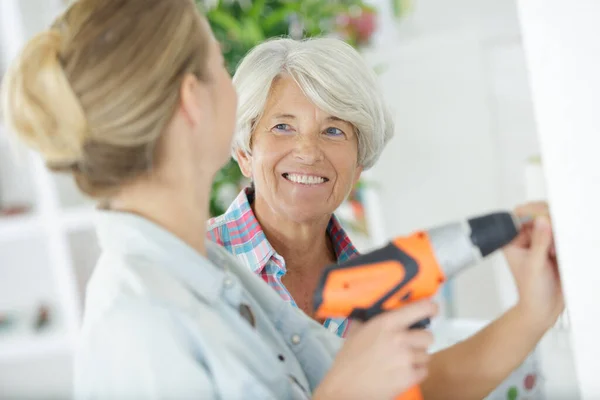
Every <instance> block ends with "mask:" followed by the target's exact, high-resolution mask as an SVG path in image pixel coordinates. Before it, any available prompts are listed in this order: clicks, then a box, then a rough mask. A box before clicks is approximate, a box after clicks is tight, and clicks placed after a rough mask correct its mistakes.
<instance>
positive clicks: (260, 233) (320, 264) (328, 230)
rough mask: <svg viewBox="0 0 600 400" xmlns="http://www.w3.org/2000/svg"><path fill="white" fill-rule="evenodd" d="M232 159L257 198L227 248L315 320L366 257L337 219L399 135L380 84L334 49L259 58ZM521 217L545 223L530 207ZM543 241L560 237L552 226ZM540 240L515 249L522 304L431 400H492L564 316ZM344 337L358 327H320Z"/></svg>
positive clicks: (263, 50) (232, 229)
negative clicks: (335, 276) (336, 284)
mask: <svg viewBox="0 0 600 400" xmlns="http://www.w3.org/2000/svg"><path fill="white" fill-rule="evenodd" d="M234 84H235V86H236V88H237V90H238V95H239V106H238V123H237V132H236V135H235V137H234V148H233V154H234V157H235V158H236V159H237V161H238V163H239V165H240V168H241V170H242V172H243V173H244V175H245V176H247V177H249V178H251V180H252V186H251V187H249V188H247V189H245V190H243V191H242V192H241V193H240V194H239V195H238V197H237V198H236V199H235V201H234V202H233V203H232V204H231V206H230V207H229V209H228V210H227V212H226V213H225V214H224V215H222V216H219V217H216V218H214V219H212V220H210V221H209V224H208V226H209V227H208V235H209V238H211V239H212V240H214V241H216V242H217V243H219V244H221V245H223V246H224V247H225V248H227V249H228V250H229V251H230V252H231V253H232V254H234V255H235V256H236V257H237V258H238V260H240V261H241V262H242V263H243V264H245V265H246V266H247V267H248V268H250V270H252V271H254V272H255V273H256V274H258V275H259V276H261V277H262V279H263V280H265V281H267V282H268V283H269V284H270V286H271V287H273V288H274V289H275V290H276V291H277V292H278V293H279V295H280V296H281V297H282V298H283V299H285V300H286V301H288V302H289V303H291V304H292V305H294V306H297V307H299V308H300V309H302V310H303V311H304V312H305V313H308V314H309V315H310V313H311V310H312V304H311V299H312V293H313V291H314V289H315V287H316V284H317V281H318V279H319V277H320V275H321V272H322V269H323V268H324V267H325V266H326V265H328V264H331V263H335V262H340V261H344V260H346V259H348V258H351V257H353V256H354V255H356V254H357V251H356V249H355V248H354V246H353V245H352V242H351V241H350V239H349V237H348V236H347V234H346V233H345V232H344V229H343V228H342V227H341V225H340V223H339V222H338V220H337V219H336V217H335V215H334V214H333V212H334V211H335V210H336V209H337V208H338V207H339V206H340V204H341V203H342V201H343V200H344V199H345V198H346V196H347V195H348V194H349V192H350V190H351V189H352V187H353V185H354V184H355V183H356V181H357V179H358V178H359V176H360V174H361V172H362V171H363V170H364V169H366V168H369V167H371V166H372V165H373V164H374V163H375V162H376V160H377V158H378V157H379V155H380V153H381V152H382V150H383V148H384V146H385V144H386V142H387V141H388V140H389V139H390V137H391V136H392V134H393V132H394V127H393V124H392V120H391V118H390V115H389V113H388V111H387V109H386V106H385V103H384V100H383V96H382V92H381V90H380V88H379V87H378V84H377V78H376V76H375V74H374V73H373V72H372V71H371V69H370V68H369V67H368V66H367V65H366V63H365V62H364V60H363V59H362V58H361V56H360V55H359V54H358V53H357V52H356V51H355V50H354V49H353V48H351V47H350V46H349V45H347V44H345V43H343V42H341V41H338V40H335V39H325V38H321V39H313V40H306V41H294V40H291V39H277V40H272V41H269V42H265V43H263V44H261V45H259V46H257V47H256V48H255V49H253V50H252V51H251V52H250V53H249V54H248V55H247V56H246V58H245V59H244V60H243V62H242V63H241V64H240V66H239V68H238V70H237V72H236V75H235V77H234ZM518 212H522V213H530V212H535V213H546V209H545V205H543V204H531V205H528V206H525V207H523V208H522V209H520V210H518ZM543 229H545V230H546V231H549V230H550V229H551V228H550V226H549V225H548V224H546V225H545V226H543ZM532 232H533V231H532V230H531V229H525V230H524V231H523V232H522V233H521V235H520V237H519V238H518V240H515V242H514V243H512V244H511V245H510V246H508V247H507V248H506V249H505V254H506V257H507V260H508V262H509V264H510V265H511V268H512V269H513V273H514V275H515V278H516V281H517V285H518V289H519V294H520V299H519V302H518V304H517V305H516V306H515V307H513V308H511V309H510V310H509V311H507V312H506V313H505V314H504V315H503V316H502V317H501V318H499V319H498V320H497V321H495V322H494V323H492V324H491V325H490V326H489V327H487V328H486V329H484V330H483V331H481V332H479V333H478V334H477V335H475V336H474V337H473V338H471V339H470V340H468V341H466V342H463V343H461V344H458V345H456V346H454V347H452V348H450V349H447V350H444V351H442V352H440V353H437V354H435V355H434V356H433V358H432V360H431V364H430V365H431V369H430V374H429V376H428V378H427V380H426V381H425V383H424V385H423V389H424V392H425V394H426V397H427V398H441V399H449V398H452V399H470V398H482V397H485V395H486V394H488V393H489V392H490V391H491V390H493V388H494V387H496V386H497V385H498V384H499V383H501V381H502V380H503V379H505V378H506V377H507V376H508V374H509V373H510V372H511V371H512V370H513V369H514V368H516V367H517V366H518V365H519V364H520V363H521V362H522V361H523V360H524V359H525V357H526V356H527V354H528V353H529V352H530V351H531V350H532V349H533V348H534V346H535V344H536V343H537V342H538V340H539V339H540V338H541V337H542V335H543V333H544V332H545V331H546V330H547V329H548V328H549V327H551V326H552V324H553V323H554V322H555V320H556V319H557V317H558V315H559V314H560V312H561V311H562V309H563V299H562V295H561V293H560V282H559V280H558V278H557V276H556V265H555V262H554V258H553V257H552V254H550V253H549V252H547V251H545V248H544V247H543V246H542V247H541V248H540V249H541V250H540V249H535V248H533V247H532V245H531V243H532V241H531V240H532V234H533V233H532ZM320 322H322V323H324V325H325V326H326V327H328V328H329V329H330V330H333V331H335V332H336V333H337V334H338V335H340V336H345V334H346V332H347V329H348V321H346V320H335V319H330V320H326V321H320Z"/></svg>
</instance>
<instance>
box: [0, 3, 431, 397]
mask: <svg viewBox="0 0 600 400" xmlns="http://www.w3.org/2000/svg"><path fill="white" fill-rule="evenodd" d="M3 111H4V117H5V118H6V120H7V122H8V125H9V127H10V129H11V130H12V131H13V132H15V133H16V134H17V135H18V136H19V137H20V138H21V139H22V140H23V141H25V142H26V143H28V144H29V145H30V146H32V147H33V148H34V149H36V150H37V151H38V152H39V153H40V154H41V156H42V157H43V158H44V160H45V161H46V164H47V165H48V167H49V168H50V169H52V170H55V171H66V172H68V173H71V174H72V175H73V176H74V177H75V180H76V182H77V184H78V186H79V188H80V189H81V190H82V191H83V192H84V193H86V194H88V195H90V196H92V197H95V198H96V199H98V200H99V201H100V202H101V203H102V204H103V208H104V209H103V210H101V211H99V212H98V216H97V217H98V218H97V219H98V222H97V235H98V238H99V242H100V246H101V249H102V254H101V257H100V260H99V262H98V265H97V267H96V269H95V270H94V273H93V276H92V277H91V280H90V282H89V284H88V288H87V295H86V303H85V315H84V320H83V328H82V335H81V343H80V345H79V348H78V350H77V355H76V366H75V396H76V398H79V399H133V398H135V399H158V398H161V399H162V398H173V399H261V400H262V399H308V398H311V397H312V398H314V399H367V398H368V399H391V398H394V397H395V396H397V395H398V394H400V393H402V392H403V391H405V390H406V389H407V388H409V387H411V386H412V385H414V384H416V383H419V382H420V381H421V380H422V379H423V378H424V377H425V376H426V374H427V360H428V356H427V347H428V345H429V344H430V343H431V336H430V334H429V333H427V332H412V331H409V330H408V328H407V327H408V326H410V325H411V324H412V323H414V322H415V321H418V320H420V319H422V318H424V317H426V316H431V315H432V314H434V313H435V305H433V304H432V303H431V302H427V301H425V302H421V303H419V304H416V305H414V306H411V307H407V308H406V309H404V310H400V311H397V312H392V313H388V314H386V315H382V316H381V317H379V318H377V319H374V320H373V321H370V322H369V323H367V324H365V325H363V326H357V329H356V330H355V331H354V332H353V335H352V336H351V337H350V338H349V339H348V340H347V341H346V343H345V344H344V346H343V348H342V349H341V350H339V348H340V345H341V342H340V341H339V339H338V338H337V337H336V336H335V335H333V334H331V333H329V332H327V331H326V330H325V329H324V328H323V327H321V326H320V325H319V324H317V323H315V322H313V321H311V320H310V319H309V318H308V317H306V316H304V315H302V314H301V313H298V312H296V311H295V310H294V309H293V308H291V307H289V306H288V305H287V304H286V303H285V302H284V301H282V300H281V299H280V298H279V296H277V295H276V293H275V292H274V291H272V290H271V289H270V288H269V287H268V286H267V285H266V284H265V283H264V282H262V281H261V280H260V279H259V278H258V277H256V276H255V275H254V274H253V273H252V272H251V271H249V270H248V269H247V268H246V267H245V266H240V265H239V264H237V262H236V260H235V259H234V258H232V257H231V256H229V255H228V253H227V252H226V251H224V250H223V249H222V248H220V247H218V246H216V245H214V244H211V243H205V239H204V237H205V235H206V232H205V230H204V226H205V224H204V222H205V221H206V219H207V217H208V204H209V193H210V188H211V181H212V178H213V176H214V174H215V173H216V172H217V171H218V170H219V168H220V167H221V166H222V165H223V164H224V163H225V162H226V160H227V159H228V157H229V151H230V147H231V138H232V134H233V131H234V124H235V113H236V93H235V91H234V88H233V86H232V83H231V79H230V77H229V75H228V74H227V72H226V70H225V68H224V66H223V58H222V56H221V54H220V51H219V46H218V44H217V43H216V41H215V39H214V38H213V35H212V33H211V31H210V29H209V27H208V24H207V22H206V20H205V19H204V18H203V17H202V16H201V15H200V14H199V13H198V12H197V11H196V7H195V4H194V2H193V1H191V0H170V1H166V0H79V1H77V2H74V3H73V4H72V5H71V6H70V7H69V8H68V9H67V11H66V12H65V13H64V14H63V15H61V16H60V17H59V18H58V19H57V21H56V22H55V24H54V25H53V26H52V27H51V28H50V29H49V30H47V31H44V32H42V33H40V34H38V35H37V36H35V37H34V38H33V39H31V40H30V41H29V42H28V43H27V44H26V46H25V48H24V49H23V51H22V53H21V55H20V57H19V59H18V60H17V61H16V62H15V63H14V65H13V66H12V67H11V69H10V71H9V72H8V74H7V76H6V79H5V82H4V85H3ZM338 350H339V353H338ZM334 357H336V358H335V360H334Z"/></svg>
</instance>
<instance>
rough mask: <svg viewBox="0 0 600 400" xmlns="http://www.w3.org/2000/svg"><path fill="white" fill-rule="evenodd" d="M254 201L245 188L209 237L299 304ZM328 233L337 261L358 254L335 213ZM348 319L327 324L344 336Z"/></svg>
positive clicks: (211, 222) (210, 227) (211, 226)
mask: <svg viewBox="0 0 600 400" xmlns="http://www.w3.org/2000/svg"><path fill="white" fill-rule="evenodd" d="M253 200H254V192H253V190H252V189H251V188H246V189H244V190H242V191H241V192H240V194H239V195H238V196H237V198H236V199H235V200H234V201H233V203H231V205H230V206H229V208H228V209H227V211H226V212H225V214H223V215H220V216H218V217H215V218H212V219H210V220H209V221H208V229H207V236H208V238H209V239H210V240H212V241H213V242H216V243H217V244H219V245H221V246H223V247H225V248H226V249H227V251H229V252H230V253H231V254H233V255H235V256H236V257H237V259H238V260H239V261H240V262H241V263H242V264H243V265H245V266H247V267H248V268H250V269H251V270H252V271H254V273H255V274H258V275H259V276H260V277H261V278H262V279H263V280H264V281H265V282H267V283H268V284H269V285H270V286H271V287H272V288H273V289H275V290H276V291H277V293H279V295H280V296H281V297H282V298H283V299H284V300H285V301H288V302H289V303H291V304H292V305H293V306H294V307H297V305H296V302H295V301H294V299H293V298H292V296H291V295H290V293H289V292H288V290H287V289H286V288H285V286H284V285H283V284H282V283H281V278H282V277H283V276H284V275H285V272H286V268H285V260H284V259H283V257H282V256H280V255H279V254H277V252H275V249H273V246H271V244H270V243H269V241H268V240H267V238H266V236H265V233H264V232H263V230H262V228H261V226H260V224H259V223H258V220H257V219H256V216H255V215H254V212H253V211H252V208H251V207H250V203H251V202H252V201H253ZM327 233H328V234H329V237H331V241H332V243H333V248H334V251H335V254H336V256H337V260H338V262H342V261H346V260H348V259H349V258H352V257H354V256H355V255H357V254H358V251H357V250H356V248H355V247H354V246H353V245H352V242H351V241H350V238H349V237H348V235H347V234H346V232H345V231H344V229H343V228H342V226H341V225H340V223H339V221H338V220H337V218H336V217H335V216H332V217H331V220H330V221H329V224H328V225H327ZM348 322H349V321H348V320H347V319H344V318H330V319H327V320H326V321H325V322H324V324H323V325H324V326H325V327H326V328H327V329H329V330H330V331H332V332H335V333H336V334H337V335H338V336H341V337H345V335H346V332H347V330H348Z"/></svg>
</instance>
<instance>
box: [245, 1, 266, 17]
mask: <svg viewBox="0 0 600 400" xmlns="http://www.w3.org/2000/svg"><path fill="white" fill-rule="evenodd" d="M266 3H267V1H266V0H254V1H253V4H252V8H251V9H250V12H248V16H249V17H250V18H252V19H253V20H255V21H258V20H259V18H260V17H261V16H262V15H263V13H264V10H265V4H266Z"/></svg>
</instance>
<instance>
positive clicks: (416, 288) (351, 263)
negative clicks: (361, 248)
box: [314, 212, 520, 321]
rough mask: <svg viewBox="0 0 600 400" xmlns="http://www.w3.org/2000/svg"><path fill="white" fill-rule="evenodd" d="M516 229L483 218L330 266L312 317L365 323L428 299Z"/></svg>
mask: <svg viewBox="0 0 600 400" xmlns="http://www.w3.org/2000/svg"><path fill="white" fill-rule="evenodd" d="M519 229H520V223H519V220H518V219H517V218H515V217H514V216H513V215H512V214H511V213H508V212H502V213H494V214H488V215H484V216H481V217H476V218H471V219H469V220H466V221H462V222H455V223H450V224H446V225H442V226H440V227H436V228H433V229H429V230H426V231H419V232H415V233H413V234H412V235H409V236H402V237H398V238H396V239H394V240H392V241H391V242H390V243H388V245H387V246H384V247H382V248H380V249H378V250H375V251H372V252H369V253H366V254H362V255H360V256H357V257H354V258H353V259H351V260H348V261H346V262H344V263H340V264H336V265H331V266H329V267H327V268H326V269H325V271H324V273H323V275H322V277H321V281H320V283H319V286H318V287H317V290H316V292H315V296H314V305H315V312H316V316H317V318H331V317H337V318H340V317H349V318H353V319H360V320H363V321H366V320H368V319H370V318H372V317H374V316H376V315H377V314H379V313H381V312H383V311H385V310H391V309H394V308H397V307H401V306H402V305H403V304H407V303H410V302H413V301H416V300H419V299H422V298H426V297H431V296H434V295H435V294H436V293H437V291H438V289H439V288H440V286H441V285H442V284H443V283H444V282H445V281H446V280H448V279H450V278H452V277H453V276H455V275H456V274H458V273H460V272H461V271H463V270H464V269H465V268H468V267H470V266H472V265H475V264H476V263H477V262H478V261H480V260H481V259H482V258H483V257H485V256H487V255H489V254H491V253H493V252H494V251H496V250H498V249H500V248H502V247H504V246H505V245H507V244H508V243H510V242H511V241H512V240H513V239H514V238H515V237H516V236H517V234H518V232H519Z"/></svg>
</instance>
